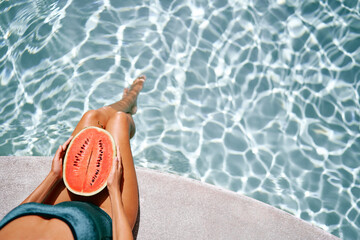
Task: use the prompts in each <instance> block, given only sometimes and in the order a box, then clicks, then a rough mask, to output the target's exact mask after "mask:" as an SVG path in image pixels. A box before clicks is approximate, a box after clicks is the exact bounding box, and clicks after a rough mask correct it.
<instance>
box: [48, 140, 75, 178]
mask: <svg viewBox="0 0 360 240" xmlns="http://www.w3.org/2000/svg"><path fill="white" fill-rule="evenodd" d="M72 138H73V137H72V136H70V137H69V138H68V140H66V142H65V143H64V144H63V145H60V146H59V148H58V150H57V151H56V153H55V156H54V159H53V161H52V165H51V173H52V174H54V175H55V176H56V178H58V179H61V178H62V170H63V167H62V162H63V158H64V155H65V151H66V148H67V146H68V145H69V143H70V141H71V139H72Z"/></svg>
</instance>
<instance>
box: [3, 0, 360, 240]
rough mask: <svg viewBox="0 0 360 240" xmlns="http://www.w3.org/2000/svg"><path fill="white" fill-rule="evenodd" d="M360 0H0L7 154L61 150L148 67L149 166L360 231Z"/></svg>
mask: <svg viewBox="0 0 360 240" xmlns="http://www.w3.org/2000/svg"><path fill="white" fill-rule="evenodd" d="M359 10H360V4H359V3H358V2H357V1H348V0H346V1H335V0H333V1H330V0H329V1H299V0H277V1H276V0H274V1H270V0H261V1H260V0H259V1H256V0H248V1H224V0H221V1H220V0H219V1H215V0H212V1H190V0H189V1H185V0H184V1H180V0H174V1H167V0H166V1H165V0H163V1H144V0H142V1H110V0H104V1H80V0H73V1H70V0H69V1H61V0H59V1H54V0H53V1H46V2H45V1H42V0H37V1H29V0H24V1H20V0H19V1H16V2H15V1H0V84H1V86H0V106H1V108H0V124H1V126H2V127H1V128H0V155H52V154H54V152H55V150H56V148H57V146H58V145H59V144H60V143H62V142H63V141H65V139H66V138H67V136H68V135H69V134H70V133H71V131H72V129H73V128H74V126H75V124H76V123H77V121H78V120H79V118H80V116H81V115H82V114H83V113H84V112H85V111H87V110H89V109H93V108H98V107H101V106H103V105H106V104H110V103H112V102H113V101H116V100H118V99H119V98H120V97H121V93H122V88H123V87H124V86H127V85H128V84H129V83H130V82H131V81H132V80H133V79H134V78H135V77H136V76H138V75H140V74H146V75H147V78H148V80H147V82H146V85H145V87H144V91H143V93H142V95H141V96H140V99H139V110H138V113H137V115H135V116H134V119H135V122H136V124H137V133H136V135H135V137H134V139H133V140H132V147H133V153H134V158H135V161H136V164H137V165H138V166H144V167H148V168H153V169H160V170H161V171H169V172H173V173H176V174H179V175H182V176H187V177H190V178H195V179H199V180H201V181H203V182H208V183H212V184H215V185H217V186H221V187H224V188H227V189H230V190H232V191H235V192H239V193H241V194H246V195H248V196H251V197H254V198H256V199H259V200H261V201H263V202H266V203H269V204H271V205H273V206H275V207H278V208H280V209H283V210H285V211H288V212H290V213H292V214H294V215H295V216H297V217H299V218H302V219H304V220H306V221H308V222H310V223H312V224H314V225H316V226H319V227H321V228H323V229H325V230H326V231H328V232H330V233H332V234H334V235H336V236H340V237H341V238H342V239H356V238H360V235H359V229H360V200H359V199H360V180H359V179H360V169H359V165H360V160H359V159H360V158H359V149H360V135H359V121H360V114H359V94H360V54H359V53H360V49H359V46H360V14H359Z"/></svg>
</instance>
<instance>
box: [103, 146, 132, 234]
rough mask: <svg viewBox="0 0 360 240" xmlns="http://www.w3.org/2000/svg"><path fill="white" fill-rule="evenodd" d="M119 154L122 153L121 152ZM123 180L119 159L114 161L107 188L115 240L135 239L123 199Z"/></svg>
mask: <svg viewBox="0 0 360 240" xmlns="http://www.w3.org/2000/svg"><path fill="white" fill-rule="evenodd" d="M118 153H120V152H119V150H118ZM120 158H121V157H120ZM121 178H122V166H121V162H120V160H119V158H118V157H117V158H116V159H114V161H113V167H112V169H111V173H110V175H109V178H108V181H107V188H108V190H109V196H110V201H111V213H112V231H113V239H114V240H128V239H133V235H132V230H131V227H130V224H129V221H128V219H127V217H126V214H125V210H124V205H123V203H122V199H121V192H120V183H121Z"/></svg>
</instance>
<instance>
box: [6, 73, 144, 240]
mask: <svg viewBox="0 0 360 240" xmlns="http://www.w3.org/2000/svg"><path fill="white" fill-rule="evenodd" d="M144 81H145V77H144V76H141V77H139V78H137V79H136V80H135V81H134V82H133V84H132V85H131V86H130V88H129V89H127V88H126V89H125V90H124V92H123V98H122V99H121V100H120V101H118V102H116V103H113V104H111V105H109V106H106V107H103V108H99V109H96V110H90V111H88V112H86V113H85V114H84V115H83V116H82V118H81V120H80V121H79V123H78V124H77V126H76V127H75V130H74V132H73V133H72V134H71V136H70V138H69V139H68V140H67V141H66V142H65V143H64V144H63V145H61V146H59V148H58V150H57V151H56V154H55V156H54V158H53V161H52V166H51V170H50V172H49V174H48V175H47V176H46V178H45V179H44V180H43V181H42V183H41V184H40V185H39V186H38V187H37V188H36V189H35V190H34V191H33V192H32V193H31V194H30V195H29V196H28V197H27V198H26V199H25V200H24V201H23V202H22V203H21V204H23V203H28V202H38V203H44V204H51V205H55V204H58V203H61V202H65V201H84V202H90V203H93V204H95V205H97V206H99V207H100V208H101V209H102V210H104V211H105V212H106V213H107V214H109V216H110V217H111V218H112V229H113V239H121V240H123V239H133V235H132V229H133V227H134V225H135V222H136V218H137V214H138V208H139V202H138V198H139V193H138V184H137V178H136V172H135V166H134V161H133V157H132V153H131V146H130V139H131V137H132V136H134V134H135V124H134V121H133V119H132V114H135V113H136V110H137V97H138V94H139V93H140V91H141V90H142V88H143V84H144ZM89 126H97V127H101V128H104V129H106V130H107V131H109V132H110V133H111V135H112V136H113V137H114V140H115V143H116V146H117V152H118V156H117V157H116V159H114V161H113V168H112V171H111V173H110V175H109V178H108V181H107V188H105V189H104V190H103V191H101V192H100V193H98V194H96V195H94V196H91V197H83V196H78V195H75V194H73V193H71V192H69V191H68V190H67V188H66V187H65V185H64V182H63V179H62V169H63V168H62V162H63V157H64V155H65V152H66V149H67V146H68V144H69V142H70V141H71V139H72V138H73V136H75V135H76V134H77V133H78V132H79V131H81V130H82V129H83V128H85V127H89ZM19 229H21V231H19ZM40 238H41V239H74V236H73V235H72V232H71V229H70V228H69V226H68V225H67V224H66V223H65V222H63V221H62V220H59V219H56V218H51V219H47V218H44V217H40V216H35V215H29V216H23V217H20V218H17V219H15V220H13V221H11V222H9V223H8V224H7V225H6V226H4V228H3V229H2V230H1V231H0V239H40Z"/></svg>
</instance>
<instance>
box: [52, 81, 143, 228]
mask: <svg viewBox="0 0 360 240" xmlns="http://www.w3.org/2000/svg"><path fill="white" fill-rule="evenodd" d="M144 81H145V77H139V78H137V79H136V80H135V81H134V82H133V84H132V85H131V87H130V89H125V90H124V95H123V98H122V99H121V100H120V101H119V102H116V103H114V104H112V105H110V106H106V107H103V108H100V109H97V110H90V111H88V112H86V113H85V114H84V115H83V117H82V118H81V120H80V121H79V123H78V125H77V126H76V128H75V130H74V132H73V133H72V135H73V136H74V135H76V134H77V133H78V132H79V131H81V130H82V129H83V128H85V127H89V126H97V127H101V128H105V129H107V130H108V131H109V132H110V133H111V134H112V136H113V137H114V139H115V141H116V144H117V146H118V147H119V148H120V152H121V155H122V161H123V172H124V175H123V179H124V181H123V184H122V198H123V204H124V207H125V211H126V213H127V216H128V219H129V223H130V225H131V226H133V223H135V220H136V216H137V211H138V210H137V209H138V188H137V180H136V173H135V166H134V163H133V159H132V154H131V149H130V138H131V137H132V136H133V135H134V133H135V124H134V122H133V119H132V117H131V115H130V114H134V113H136V108H137V106H136V100H137V96H138V94H139V93H140V91H141V90H142V87H143V83H144ZM71 200H78V201H89V202H92V203H94V204H96V205H98V206H100V207H102V208H103V209H104V210H105V211H106V212H107V213H108V214H109V215H111V205H110V200H109V197H108V193H107V191H106V190H105V191H102V192H101V193H99V194H97V195H95V196H93V197H81V196H76V195H74V194H72V193H70V192H69V191H68V190H67V189H66V188H65V185H64V183H63V181H61V182H60V184H58V186H57V187H56V188H55V189H54V190H53V191H52V193H51V194H49V196H48V198H47V200H46V201H45V203H48V204H57V203H60V202H63V201H71ZM133 219H135V220H133Z"/></svg>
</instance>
